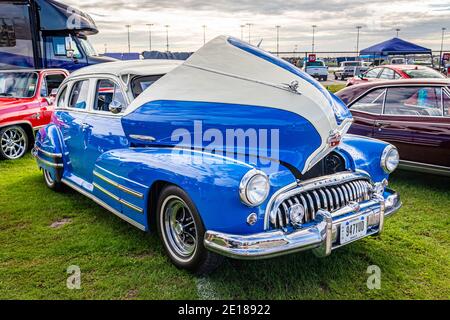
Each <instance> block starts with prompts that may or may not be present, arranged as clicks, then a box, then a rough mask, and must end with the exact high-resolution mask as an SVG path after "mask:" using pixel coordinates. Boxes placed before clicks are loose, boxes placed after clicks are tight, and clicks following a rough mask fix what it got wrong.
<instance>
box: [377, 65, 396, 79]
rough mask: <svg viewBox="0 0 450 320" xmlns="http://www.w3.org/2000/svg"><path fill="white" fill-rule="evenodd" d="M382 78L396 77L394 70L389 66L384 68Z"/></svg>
mask: <svg viewBox="0 0 450 320" xmlns="http://www.w3.org/2000/svg"><path fill="white" fill-rule="evenodd" d="M379 78H380V79H394V70H392V69H389V68H384V69H383V72H381V74H380V76H379Z"/></svg>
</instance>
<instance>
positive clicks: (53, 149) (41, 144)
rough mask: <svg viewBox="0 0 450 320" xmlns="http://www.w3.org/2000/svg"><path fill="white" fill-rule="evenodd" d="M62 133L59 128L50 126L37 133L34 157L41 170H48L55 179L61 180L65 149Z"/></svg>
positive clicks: (33, 151)
mask: <svg viewBox="0 0 450 320" xmlns="http://www.w3.org/2000/svg"><path fill="white" fill-rule="evenodd" d="M61 141H62V138H61V133H60V131H59V129H58V127H57V126H55V125H54V124H49V125H47V126H45V127H43V128H41V129H39V131H38V132H37V133H36V138H35V142H34V147H33V150H32V154H33V156H34V157H35V158H36V161H37V164H38V166H39V167H40V168H43V169H46V170H48V171H49V172H50V173H51V175H52V176H53V178H55V179H57V180H59V179H60V178H61V176H60V175H61V172H62V168H63V167H64V164H63V152H64V148H63V145H62V143H61Z"/></svg>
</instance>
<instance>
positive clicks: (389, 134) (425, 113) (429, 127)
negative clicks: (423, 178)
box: [336, 78, 450, 175]
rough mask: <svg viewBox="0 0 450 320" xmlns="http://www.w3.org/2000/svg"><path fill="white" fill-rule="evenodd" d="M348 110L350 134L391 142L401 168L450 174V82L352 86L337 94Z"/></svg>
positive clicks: (376, 83) (432, 80)
mask: <svg viewBox="0 0 450 320" xmlns="http://www.w3.org/2000/svg"><path fill="white" fill-rule="evenodd" d="M336 95H337V96H338V97H340V98H341V99H342V100H343V101H344V102H345V103H346V104H347V105H348V107H349V108H350V111H351V112H352V114H353V117H354V123H353V125H352V127H351V128H350V131H349V132H350V133H354V134H358V135H363V136H368V137H374V138H377V139H381V140H384V141H387V142H390V143H392V144H393V145H395V146H396V147H397V148H398V151H399V153H400V158H401V161H400V167H403V168H404V169H410V170H415V171H421V172H430V173H437V174H443V175H450V79H447V78H445V79H408V80H395V81H378V82H370V83H365V84H359V85H354V86H351V87H347V88H344V89H342V90H341V91H339V92H338V93H337V94H336Z"/></svg>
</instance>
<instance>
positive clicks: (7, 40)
mask: <svg viewBox="0 0 450 320" xmlns="http://www.w3.org/2000/svg"><path fill="white" fill-rule="evenodd" d="M15 46H16V31H15V29H14V22H13V20H12V19H7V18H0V47H15Z"/></svg>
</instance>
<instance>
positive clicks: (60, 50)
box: [52, 37, 66, 56]
mask: <svg viewBox="0 0 450 320" xmlns="http://www.w3.org/2000/svg"><path fill="white" fill-rule="evenodd" d="M52 42H53V54H54V55H55V56H66V38H65V37H52Z"/></svg>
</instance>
